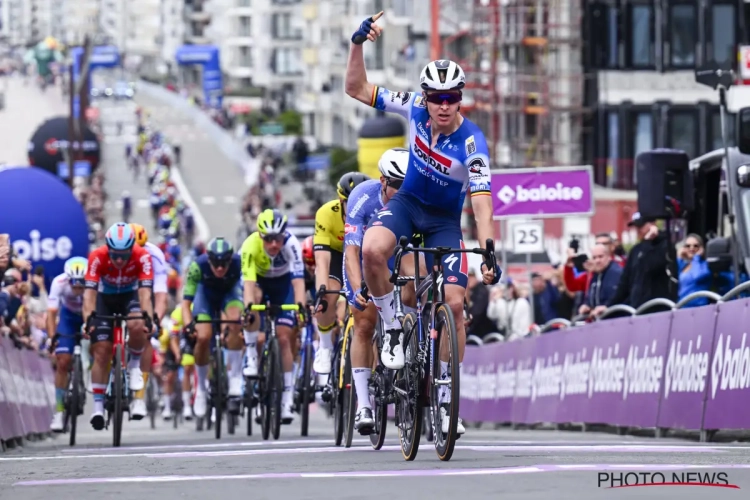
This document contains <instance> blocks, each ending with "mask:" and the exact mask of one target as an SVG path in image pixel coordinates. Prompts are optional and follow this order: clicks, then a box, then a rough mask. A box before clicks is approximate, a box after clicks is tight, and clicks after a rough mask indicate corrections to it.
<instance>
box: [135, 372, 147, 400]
mask: <svg viewBox="0 0 750 500" xmlns="http://www.w3.org/2000/svg"><path fill="white" fill-rule="evenodd" d="M148 376H149V374H148V373H144V374H143V389H141V390H140V391H136V392H135V394H133V399H143V398H144V397H145V396H146V387H147V386H148Z"/></svg>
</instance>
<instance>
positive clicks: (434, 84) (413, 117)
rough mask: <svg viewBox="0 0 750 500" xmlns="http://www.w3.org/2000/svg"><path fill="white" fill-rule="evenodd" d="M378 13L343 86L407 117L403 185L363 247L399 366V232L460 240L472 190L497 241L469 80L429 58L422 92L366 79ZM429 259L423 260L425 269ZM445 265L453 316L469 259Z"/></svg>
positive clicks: (493, 275) (455, 243)
mask: <svg viewBox="0 0 750 500" xmlns="http://www.w3.org/2000/svg"><path fill="white" fill-rule="evenodd" d="M380 16H382V12H380V13H379V14H376V15H375V16H373V17H370V18H368V19H365V20H364V21H363V22H362V24H361V25H360V27H359V29H358V30H357V31H356V32H355V33H354V34H353V35H352V46H351V50H350V52H349V61H348V64H347V72H346V84H345V88H346V93H347V94H348V95H349V96H350V97H353V98H354V99H357V100H358V101H360V102H362V103H364V104H367V105H368V106H372V107H374V108H376V109H378V110H380V111H387V112H391V113H397V114H400V115H401V116H403V117H404V118H406V119H407V121H408V123H409V137H408V141H409V150H410V159H409V170H408V171H407V173H406V177H405V178H404V183H403V185H402V187H401V189H399V191H398V193H396V194H395V195H394V196H393V198H391V199H390V201H389V202H388V203H387V204H386V206H385V207H383V209H382V210H380V212H378V216H377V218H374V219H373V220H371V221H370V225H369V227H368V228H367V231H366V233H365V237H364V241H363V245H362V252H363V257H364V274H365V281H366V282H367V286H368V288H369V289H370V291H371V293H372V297H373V302H374V303H375V306H376V307H377V308H378V311H379V312H380V316H381V318H382V319H383V323H384V328H385V335H384V345H383V351H382V353H381V359H382V361H383V364H384V365H385V366H387V367H388V368H391V369H400V368H402V367H403V366H404V350H403V347H402V343H403V336H404V332H403V328H402V325H401V324H400V322H399V321H398V319H397V318H396V312H395V308H394V301H393V285H392V284H391V283H390V282H389V279H388V278H389V272H388V266H387V262H388V259H389V257H390V256H391V255H392V254H393V248H394V246H395V245H396V242H397V241H398V239H399V238H400V237H401V236H411V235H412V234H414V233H420V234H422V235H423V237H424V245H425V247H436V246H446V247H454V248H455V247H459V246H463V238H462V233H461V212H462V209H463V205H464V198H465V196H466V191H467V190H469V189H470V192H471V196H472V208H473V210H474V217H475V221H476V226H477V233H478V236H479V243H480V244H481V245H482V246H484V245H485V241H486V240H487V239H489V238H491V239H494V228H493V221H492V198H491V197H490V167H489V152H488V149H487V143H486V141H485V138H484V134H483V133H482V131H481V130H480V129H479V127H478V126H477V125H475V124H474V123H472V122H471V121H470V120H468V119H466V118H464V117H463V116H461V113H460V112H459V111H460V108H461V99H462V89H463V88H464V86H465V85H466V76H465V75H464V72H463V70H462V69H461V67H460V66H459V65H458V64H456V63H455V62H453V61H450V60H437V61H432V62H430V63H429V64H427V66H425V67H424V69H422V73H421V75H420V84H421V90H422V91H421V92H392V91H389V90H387V89H384V88H381V87H378V86H376V85H373V84H372V83H370V82H368V81H367V71H366V70H365V61H364V53H363V48H362V44H363V43H364V42H365V41H367V40H370V41H372V42H375V41H376V40H377V38H378V37H379V36H380V34H381V33H382V31H383V28H381V27H380V26H377V25H376V24H375V21H377V20H378V19H379V18H380ZM431 260H432V259H430V258H427V259H426V264H427V267H428V269H429V268H431V267H432V262H431ZM442 264H443V266H444V269H443V272H444V277H445V281H446V283H445V301H446V303H447V304H448V306H449V307H450V308H451V310H452V311H453V316H454V317H455V318H461V317H463V301H464V296H465V293H466V290H465V289H466V284H467V282H468V268H469V265H468V258H467V257H466V254H450V255H447V256H445V257H444V258H443V262H442ZM500 274H501V272H500V269H499V267H496V269H484V268H483V277H482V278H483V281H484V283H485V284H490V283H497V282H498V280H499V279H500ZM456 327H457V328H456V330H457V336H458V344H459V359H463V355H464V350H465V345H466V332H465V329H464V325H463V322H461V321H457V322H456ZM442 358H443V356H442V355H441V366H442V371H443V374H442V375H443V376H444V377H446V378H447V377H448V371H449V368H450V367H449V366H448V362H447V356H446V359H442ZM449 397H450V392H449V391H447V390H441V391H440V400H441V404H443V405H448V404H449V403H450V400H449V399H448V398H449ZM441 413H443V414H444V413H445V406H444V407H443V409H442V411H441ZM441 416H442V415H441ZM440 425H441V427H442V429H443V432H447V429H448V428H449V422H448V419H447V418H441V424H440ZM457 428H458V433H459V434H462V433H463V432H465V429H464V427H463V425H461V422H460V420H459V422H458V423H457Z"/></svg>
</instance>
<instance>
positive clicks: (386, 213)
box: [378, 210, 393, 219]
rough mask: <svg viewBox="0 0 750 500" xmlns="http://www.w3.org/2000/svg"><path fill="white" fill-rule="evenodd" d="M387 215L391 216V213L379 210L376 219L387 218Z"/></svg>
mask: <svg viewBox="0 0 750 500" xmlns="http://www.w3.org/2000/svg"><path fill="white" fill-rule="evenodd" d="M389 215H393V212H391V211H390V210H380V211H379V212H378V219H382V218H383V217H387V216H389Z"/></svg>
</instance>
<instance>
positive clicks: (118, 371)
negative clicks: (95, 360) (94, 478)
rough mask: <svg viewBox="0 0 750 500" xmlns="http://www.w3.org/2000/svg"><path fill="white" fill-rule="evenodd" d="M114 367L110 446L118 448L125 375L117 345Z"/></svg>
mask: <svg viewBox="0 0 750 500" xmlns="http://www.w3.org/2000/svg"><path fill="white" fill-rule="evenodd" d="M112 362H113V363H114V365H115V384H114V385H115V388H114V389H115V390H114V393H115V394H114V396H115V414H114V426H113V428H112V431H113V432H112V434H113V435H112V446H115V447H119V446H120V439H121V438H122V411H123V410H122V404H123V393H124V391H125V389H124V388H123V380H124V377H125V375H123V373H122V345H121V344H117V346H116V347H115V357H114V359H113V360H112Z"/></svg>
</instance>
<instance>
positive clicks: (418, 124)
mask: <svg viewBox="0 0 750 500" xmlns="http://www.w3.org/2000/svg"><path fill="white" fill-rule="evenodd" d="M417 130H419V133H420V134H422V137H424V138H425V139H427V137H429V135H428V134H427V131H426V130H425V129H424V127H423V126H422V122H417Z"/></svg>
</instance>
